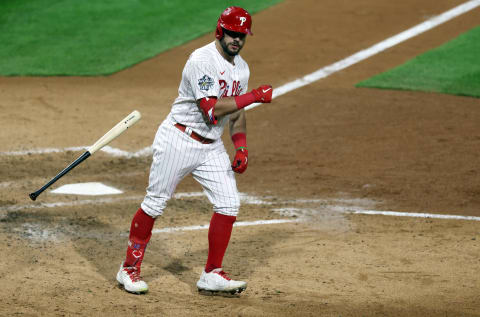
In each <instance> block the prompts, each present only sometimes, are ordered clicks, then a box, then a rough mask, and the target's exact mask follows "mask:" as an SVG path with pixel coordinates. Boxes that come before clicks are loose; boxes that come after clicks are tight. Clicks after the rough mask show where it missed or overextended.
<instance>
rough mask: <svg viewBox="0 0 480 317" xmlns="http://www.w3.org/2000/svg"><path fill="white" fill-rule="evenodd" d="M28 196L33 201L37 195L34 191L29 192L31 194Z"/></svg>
mask: <svg viewBox="0 0 480 317" xmlns="http://www.w3.org/2000/svg"><path fill="white" fill-rule="evenodd" d="M28 196H30V199H31V200H33V201H35V199H37V196H38V195H37V194H35V193H31V194H30V195H28Z"/></svg>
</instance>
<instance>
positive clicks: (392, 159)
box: [0, 0, 480, 316]
mask: <svg viewBox="0 0 480 317" xmlns="http://www.w3.org/2000/svg"><path fill="white" fill-rule="evenodd" d="M461 3H462V1H453V0H436V1H434V0H428V1H421V3H419V2H418V1H413V0H406V1H401V2H398V1H396V2H394V1H380V0H360V1H338V0H336V1H333V0H324V1H315V0H301V1H293V0H285V1H284V2H283V3H281V4H279V5H277V6H275V7H272V8H270V9H268V10H265V11H263V12H261V13H259V14H257V15H255V16H254V24H253V32H254V34H255V35H254V36H253V37H249V38H248V40H247V44H246V46H245V49H244V52H242V55H243V57H244V58H245V59H246V60H247V61H248V62H249V65H250V69H251V81H250V87H255V86H256V85H259V84H262V83H272V84H273V86H274V87H278V86H280V85H282V84H285V83H287V82H290V81H292V80H294V79H296V78H298V77H301V76H303V75H305V74H309V73H311V72H313V71H315V70H317V69H319V68H321V67H323V66H326V65H329V64H331V63H333V62H336V61H338V60H340V59H342V58H344V57H347V56H349V55H351V54H353V53H355V52H357V51H359V50H361V49H364V48H367V47H369V46H371V45H373V44H375V43H377V42H380V41H382V40H384V39H386V38H388V37H390V36H392V35H395V34H397V33H400V32H402V31H404V30H405V29H407V28H409V27H412V26H414V25H416V24H418V23H420V22H422V21H424V20H425V19H428V18H429V17H431V16H433V15H436V14H440V13H442V12H444V11H446V10H448V9H450V8H453V7H454V6H456V5H458V4H461ZM479 19H480V10H479V9H475V10H473V11H471V12H470V13H466V14H464V15H462V16H460V17H458V18H455V19H453V20H452V21H449V22H447V23H445V24H443V25H441V26H439V27H437V28H435V29H433V30H431V31H428V32H426V33H424V34H422V35H419V36H417V37H415V38H413V39H411V40H408V41H407V42H405V43H402V44H400V45H398V46H396V47H394V48H391V49H389V50H387V51H385V52H383V53H380V54H378V55H376V56H374V57H371V58H369V59H368V60H366V61H364V62H361V63H359V64H356V65H354V66H352V67H350V68H347V69H346V70H343V71H340V72H338V73H335V74H333V75H332V76H330V77H328V78H326V79H323V80H320V81H318V82H316V83H314V84H311V85H309V86H307V87H304V88H301V89H298V90H295V91H293V92H290V93H288V94H286V95H284V96H281V97H279V98H277V99H275V100H274V102H273V103H272V104H269V105H264V106H261V107H259V108H255V109H253V110H250V111H248V112H247V117H248V144H249V153H250V157H249V167H248V170H247V172H246V173H245V174H243V175H240V176H238V177H237V182H238V186H239V190H240V191H241V192H242V193H246V195H248V196H246V198H248V199H244V201H243V204H242V208H241V211H240V215H239V217H238V220H237V221H239V222H242V221H256V220H260V219H261V220H271V219H286V220H292V221H294V222H290V223H283V224H270V225H259V226H245V227H236V228H235V229H234V232H233V234H232V241H231V244H230V246H229V248H228V250H227V255H226V259H225V261H224V266H225V270H226V271H228V272H230V273H231V275H232V277H234V278H239V279H244V280H246V281H248V283H249V284H248V285H249V286H248V288H247V290H246V292H245V293H242V294H241V295H240V296H238V297H216V296H215V297H208V296H201V295H199V294H198V293H197V290H196V288H195V282H196V280H197V279H198V276H199V274H200V272H201V270H202V267H203V265H204V263H205V260H206V255H207V247H208V245H207V231H206V230H193V231H178V232H159V233H155V234H154V235H153V237H152V240H151V243H150V245H149V248H148V251H147V253H146V256H145V260H144V266H143V270H142V273H143V276H144V278H145V280H146V281H147V282H148V283H149V286H150V292H149V293H148V294H147V295H145V296H135V295H130V294H127V293H125V292H124V291H123V290H121V289H120V288H119V287H118V286H117V284H116V281H115V274H116V272H117V269H118V266H119V264H120V261H121V260H122V258H123V256H124V252H125V246H126V242H127V239H126V238H127V234H128V228H129V226H130V221H131V217H132V216H133V214H134V212H135V211H136V209H137V208H138V206H139V203H140V202H141V199H142V196H143V194H144V192H145V187H146V185H147V181H148V170H149V167H150V163H151V159H150V157H149V156H140V157H131V158H125V157H115V156H111V155H109V154H107V153H104V152H98V153H96V154H95V155H94V156H93V157H92V158H90V159H89V160H87V161H86V162H84V163H83V164H82V165H80V166H79V167H77V168H76V169H75V170H74V171H73V172H71V173H70V174H69V175H68V176H66V177H65V178H64V179H62V180H61V181H59V184H56V185H55V186H54V188H55V187H58V186H60V185H62V184H66V183H79V182H102V183H104V184H107V185H111V186H114V187H116V188H119V189H121V190H122V191H124V194H122V195H111V196H108V197H101V196H100V197H95V196H94V197H83V196H75V195H55V194H52V193H50V192H48V191H47V192H45V193H44V194H42V196H40V198H39V199H38V201H37V202H35V203H33V202H31V201H30V200H29V199H28V193H29V192H31V191H33V190H35V189H37V188H38V187H40V186H41V185H43V183H44V182H45V181H47V180H48V179H49V178H50V177H52V176H53V175H55V174H56V173H57V172H58V171H59V170H60V169H61V168H63V167H64V166H66V165H67V164H68V163H70V162H71V161H73V160H74V159H75V158H76V157H78V156H79V155H80V154H81V151H79V152H72V151H67V152H61V153H48V154H26V155H12V154H9V155H5V154H1V155H0V228H1V229H0V239H1V240H2V241H4V242H3V243H2V246H1V250H2V254H3V256H2V257H1V259H0V264H1V265H2V266H3V268H4V269H3V270H2V272H1V273H0V281H1V285H2V287H1V289H0V295H1V296H0V304H1V305H0V315H2V316H3V315H5V316H7V315H8V316H10V315H23V316H39V315H40V316H50V315H54V316H63V315H66V316H100V315H102V316H133V315H136V316H154V315H155V316H186V315H191V316H205V315H218V316H480V275H479V274H478V272H479V270H480V258H479V254H480V243H479V240H480V222H479V221H467V220H444V219H428V218H411V217H387V216H368V215H360V214H353V213H351V212H350V211H353V210H361V209H362V210H387V211H401V212H424V213H435V214H452V215H465V216H476V217H478V216H480V168H479V166H480V158H479V156H478V153H479V149H480V124H479V123H480V100H479V99H475V98H465V97H456V96H448V95H442V94H431V93H419V92H406V91H387V90H375V89H364V88H362V89H358V88H354V84H355V83H357V82H358V81H360V80H362V79H365V78H368V77H370V76H372V75H374V74H377V73H379V72H381V71H385V70H387V69H389V68H391V67H394V66H396V65H398V64H400V63H403V62H405V61H407V60H408V59H410V58H412V57H414V56H416V55H418V54H420V53H423V52H425V51H427V50H429V49H431V48H433V47H436V46H438V45H440V44H442V43H444V42H446V41H447V40H449V39H452V38H453V37H455V36H457V35H459V34H461V33H463V32H465V31H467V30H469V29H470V28H472V27H474V26H476V25H478V21H479ZM212 39H213V33H212V34H210V35H208V36H204V37H202V38H200V39H198V40H195V41H193V42H191V43H189V44H187V45H184V46H182V47H179V48H176V49H173V50H171V51H168V52H166V53H163V54H161V55H159V56H157V57H156V58H154V59H151V60H148V61H145V62H143V63H140V64H138V65H137V66H135V67H133V68H131V69H128V70H125V71H123V72H121V73H118V74H115V75H113V76H109V77H98V78H97V77H86V78H83V77H82V78H78V77H71V78H70V77H50V78H15V77H11V78H1V77H0V95H1V96H2V98H1V99H0V110H1V112H2V114H3V116H2V118H3V119H2V121H1V122H2V130H1V131H2V132H1V134H0V151H1V152H2V153H4V152H13V151H17V152H18V151H28V150H31V149H39V148H66V147H72V146H84V145H90V144H91V143H92V142H93V141H95V140H96V139H97V138H98V137H99V136H101V135H102V134H103V133H104V132H105V131H106V130H107V129H109V128H110V127H111V126H112V125H113V124H115V123H116V122H117V121H118V120H119V119H121V118H123V117H124V116H125V115H126V114H128V113H130V112H131V111H132V110H133V109H138V110H139V111H140V112H141V113H142V114H143V118H142V120H141V121H140V122H139V123H138V124H137V125H136V126H135V127H133V128H132V129H130V130H129V131H128V132H127V133H126V134H124V135H122V136H121V137H120V138H119V139H117V140H115V141H114V142H113V143H112V144H111V146H113V147H116V148H120V149H122V150H125V151H130V152H135V151H138V150H140V149H143V148H145V147H147V146H149V145H150V144H151V143H152V141H153V137H154V134H155V131H156V129H157V127H158V125H159V123H160V122H161V121H162V120H163V118H164V117H165V115H166V114H167V113H168V111H169V110H170V105H171V102H172V101H173V99H174V98H175V97H176V93H177V88H178V83H179V80H180V76H181V70H182V68H183V65H184V63H185V61H186V58H187V57H188V54H189V53H190V52H191V51H192V50H193V49H194V48H196V47H199V46H201V45H203V44H205V43H208V42H209V41H211V40H212ZM224 140H225V144H226V145H227V147H229V146H228V145H229V144H230V141H229V139H228V136H226V137H225V139H224ZM198 191H200V186H199V185H198V184H196V183H195V182H194V181H193V180H192V178H187V179H185V180H184V181H183V182H182V183H181V184H180V186H179V187H178V189H177V192H179V193H191V192H198ZM48 204H50V205H48ZM210 216H211V207H210V205H209V204H208V202H207V201H206V199H205V198H203V197H196V196H184V197H178V198H175V199H173V200H172V201H171V202H170V204H169V206H168V208H167V210H166V212H165V215H164V216H163V217H162V218H160V219H159V220H157V222H156V225H155V229H163V228H172V227H182V226H195V225H203V224H206V223H208V221H209V219H210Z"/></svg>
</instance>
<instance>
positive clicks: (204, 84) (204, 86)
mask: <svg viewBox="0 0 480 317" xmlns="http://www.w3.org/2000/svg"><path fill="white" fill-rule="evenodd" d="M213 83H214V82H213V78H211V77H208V76H207V75H203V77H202V78H200V79H199V80H198V87H200V90H204V91H208V90H209V89H210V88H212V87H213Z"/></svg>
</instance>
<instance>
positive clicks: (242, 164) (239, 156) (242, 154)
mask: <svg viewBox="0 0 480 317" xmlns="http://www.w3.org/2000/svg"><path fill="white" fill-rule="evenodd" d="M247 165H248V150H247V149H246V148H242V149H238V150H237V152H236V153H235V158H234V159H233V162H232V169H233V171H234V172H235V173H238V174H242V173H243V172H245V170H246V169H247Z"/></svg>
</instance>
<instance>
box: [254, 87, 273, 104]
mask: <svg viewBox="0 0 480 317" xmlns="http://www.w3.org/2000/svg"><path fill="white" fill-rule="evenodd" d="M272 92H273V88H272V86H270V85H262V86H260V87H258V88H257V89H253V90H252V93H253V95H254V96H255V101H256V102H261V103H270V102H271V101H272Z"/></svg>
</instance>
